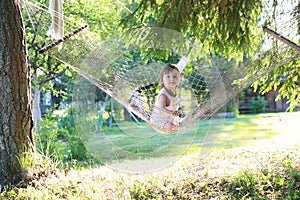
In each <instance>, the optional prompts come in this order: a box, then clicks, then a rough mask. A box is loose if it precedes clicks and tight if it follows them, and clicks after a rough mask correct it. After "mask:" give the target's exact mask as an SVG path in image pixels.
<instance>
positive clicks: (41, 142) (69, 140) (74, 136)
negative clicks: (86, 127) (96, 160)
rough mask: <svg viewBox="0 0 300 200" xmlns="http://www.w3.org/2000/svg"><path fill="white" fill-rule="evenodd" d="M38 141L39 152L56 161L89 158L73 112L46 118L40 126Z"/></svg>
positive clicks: (37, 135)
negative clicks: (76, 126) (75, 123)
mask: <svg viewBox="0 0 300 200" xmlns="http://www.w3.org/2000/svg"><path fill="white" fill-rule="evenodd" d="M36 140H37V142H36V143H37V144H36V146H37V150H38V151H39V152H41V153H42V154H43V155H45V156H47V157H50V158H51V159H54V160H55V159H57V160H60V161H63V162H68V161H72V160H79V161H85V160H86V159H87V158H88V157H89V156H88V151H87V149H86V147H85V146H84V144H83V142H82V141H81V139H80V137H79V134H78V132H77V130H76V128H75V125H74V119H73V115H72V112H71V110H68V111H67V115H66V116H50V115H48V116H46V118H45V120H43V121H42V122H41V123H40V125H39V131H38V133H37V134H36Z"/></svg>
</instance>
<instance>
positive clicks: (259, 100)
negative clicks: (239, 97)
mask: <svg viewBox="0 0 300 200" xmlns="http://www.w3.org/2000/svg"><path fill="white" fill-rule="evenodd" d="M266 103H267V101H266V100H265V98H264V97H262V96H259V95H258V96H257V97H256V98H254V97H252V98H251V99H250V100H249V107H250V110H251V113H262V112H265V110H266Z"/></svg>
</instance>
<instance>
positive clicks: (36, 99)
mask: <svg viewBox="0 0 300 200" xmlns="http://www.w3.org/2000/svg"><path fill="white" fill-rule="evenodd" d="M34 77H35V86H34V92H33V93H34V94H33V99H32V103H33V104H32V105H33V106H32V108H33V109H32V110H33V121H34V128H35V130H36V131H38V130H39V129H38V126H39V124H40V122H41V121H42V115H41V107H40V98H41V87H40V85H39V82H38V80H37V76H34Z"/></svg>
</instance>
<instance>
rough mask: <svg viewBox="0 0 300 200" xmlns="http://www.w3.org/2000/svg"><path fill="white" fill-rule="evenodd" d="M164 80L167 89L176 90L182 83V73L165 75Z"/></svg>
mask: <svg viewBox="0 0 300 200" xmlns="http://www.w3.org/2000/svg"><path fill="white" fill-rule="evenodd" d="M162 80H163V83H164V86H165V87H166V88H170V89H172V88H176V87H177V86H178V85H179V82H180V73H179V72H178V71H177V70H172V71H169V72H167V73H165V74H164V75H163V77H162Z"/></svg>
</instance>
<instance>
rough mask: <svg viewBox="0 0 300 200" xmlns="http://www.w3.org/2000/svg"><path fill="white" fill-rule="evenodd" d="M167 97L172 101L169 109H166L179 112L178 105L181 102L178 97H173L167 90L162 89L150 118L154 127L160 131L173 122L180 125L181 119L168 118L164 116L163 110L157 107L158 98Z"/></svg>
mask: <svg viewBox="0 0 300 200" xmlns="http://www.w3.org/2000/svg"><path fill="white" fill-rule="evenodd" d="M162 94H164V95H166V96H167V97H168V99H169V100H170V105H169V106H168V107H166V108H167V109H168V110H170V111H178V103H179V100H178V98H177V96H176V97H173V96H171V95H170V94H169V93H168V92H167V90H166V89H165V88H162V89H161V90H160V92H159V93H158V95H157V99H156V104H155V107H154V108H153V112H152V115H151V118H150V122H151V124H152V125H153V126H154V128H157V129H159V130H162V129H163V128H164V125H165V124H166V123H167V122H173V123H174V124H178V123H179V120H180V117H178V116H177V117H167V116H166V115H164V113H163V112H164V111H162V110H161V108H160V107H159V106H158V105H157V104H158V98H159V97H160V95H162Z"/></svg>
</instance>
